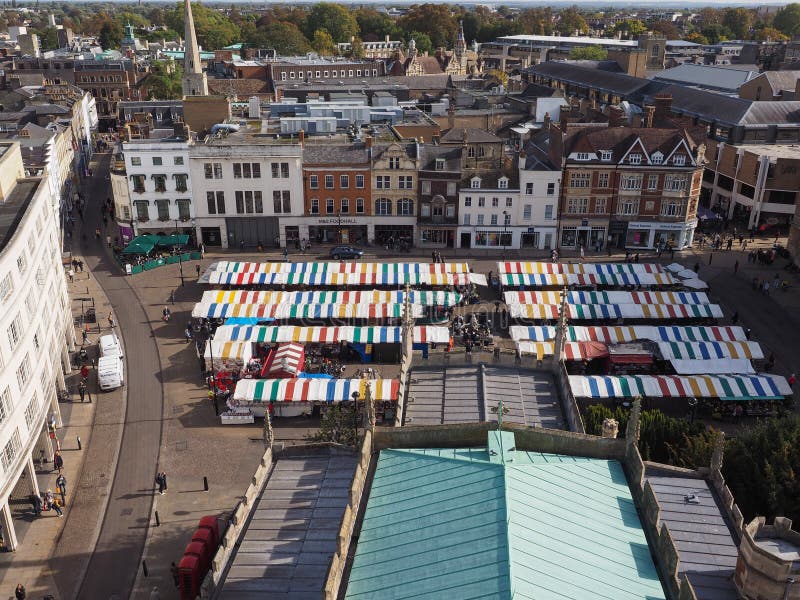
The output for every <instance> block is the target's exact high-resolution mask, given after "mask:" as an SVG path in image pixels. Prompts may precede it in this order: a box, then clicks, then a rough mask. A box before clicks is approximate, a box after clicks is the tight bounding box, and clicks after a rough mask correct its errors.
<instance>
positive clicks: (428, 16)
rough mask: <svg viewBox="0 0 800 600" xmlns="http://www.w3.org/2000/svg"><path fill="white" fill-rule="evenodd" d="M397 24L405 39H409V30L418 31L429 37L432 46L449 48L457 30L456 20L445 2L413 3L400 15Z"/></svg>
mask: <svg viewBox="0 0 800 600" xmlns="http://www.w3.org/2000/svg"><path fill="white" fill-rule="evenodd" d="M398 24H399V25H400V27H401V29H402V30H403V32H405V33H406V39H410V38H409V35H410V33H411V32H414V31H418V32H420V33H424V34H426V35H427V36H428V37H429V38H430V40H431V43H432V44H433V47H434V48H440V47H442V48H451V47H452V46H453V42H455V39H456V32H457V31H458V21H457V20H456V18H455V17H454V16H453V13H452V11H451V10H450V7H449V6H448V5H446V4H415V5H413V6H412V7H411V8H409V9H408V12H407V13H406V14H405V15H403V16H402V17H400V19H399V20H398ZM415 39H416V38H415ZM417 42H419V40H417Z"/></svg>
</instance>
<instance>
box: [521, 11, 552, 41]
mask: <svg viewBox="0 0 800 600" xmlns="http://www.w3.org/2000/svg"><path fill="white" fill-rule="evenodd" d="M516 20H517V22H518V23H519V24H520V26H521V27H522V30H523V31H524V32H525V33H529V34H531V35H551V34H552V33H553V13H552V11H551V10H550V8H528V9H525V10H523V11H522V12H521V13H520V14H519V16H518V17H517V19H516Z"/></svg>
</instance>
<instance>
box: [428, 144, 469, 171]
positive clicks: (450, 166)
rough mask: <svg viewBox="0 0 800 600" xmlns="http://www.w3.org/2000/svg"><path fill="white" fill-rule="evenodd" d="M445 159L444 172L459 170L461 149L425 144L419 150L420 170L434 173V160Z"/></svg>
mask: <svg viewBox="0 0 800 600" xmlns="http://www.w3.org/2000/svg"><path fill="white" fill-rule="evenodd" d="M437 158H443V159H445V168H444V170H445V171H460V170H461V147H456V148H454V147H453V146H439V145H436V144H425V145H423V146H422V148H420V167H419V168H420V170H421V171H435V170H436V159H437Z"/></svg>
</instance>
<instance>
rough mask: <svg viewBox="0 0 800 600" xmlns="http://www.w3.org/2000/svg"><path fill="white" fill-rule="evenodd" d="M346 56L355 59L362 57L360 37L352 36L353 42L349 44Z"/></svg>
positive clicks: (362, 44)
mask: <svg viewBox="0 0 800 600" xmlns="http://www.w3.org/2000/svg"><path fill="white" fill-rule="evenodd" d="M347 56H348V57H349V58H355V59H362V58H364V56H365V53H364V42H362V41H361V38H360V37H355V38H353V43H352V45H351V46H350V51H349V52H348V53H347Z"/></svg>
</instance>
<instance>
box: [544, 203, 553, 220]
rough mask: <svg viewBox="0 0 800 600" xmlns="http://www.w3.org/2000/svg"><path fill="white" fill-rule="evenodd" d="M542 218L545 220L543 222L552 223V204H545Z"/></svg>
mask: <svg viewBox="0 0 800 600" xmlns="http://www.w3.org/2000/svg"><path fill="white" fill-rule="evenodd" d="M544 218H545V221H552V220H553V205H552V204H545V205H544Z"/></svg>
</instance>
